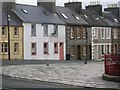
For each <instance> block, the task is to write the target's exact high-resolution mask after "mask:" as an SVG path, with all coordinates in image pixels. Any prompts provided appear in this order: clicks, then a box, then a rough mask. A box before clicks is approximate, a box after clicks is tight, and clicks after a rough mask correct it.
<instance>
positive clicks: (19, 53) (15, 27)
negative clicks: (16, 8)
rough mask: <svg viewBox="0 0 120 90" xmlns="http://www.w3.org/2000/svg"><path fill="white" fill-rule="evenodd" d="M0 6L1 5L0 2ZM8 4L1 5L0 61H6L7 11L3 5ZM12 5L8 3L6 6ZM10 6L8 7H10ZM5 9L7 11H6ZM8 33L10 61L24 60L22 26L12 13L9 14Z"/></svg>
mask: <svg viewBox="0 0 120 90" xmlns="http://www.w3.org/2000/svg"><path fill="white" fill-rule="evenodd" d="M0 4H2V3H1V2H0ZM7 4H8V3H3V5H2V13H1V14H2V23H1V25H0V60H6V59H8V50H9V49H8V48H9V47H8V24H7V13H8V12H9V11H7V10H8V9H7V8H6V7H5V8H4V5H7ZM10 4H11V5H13V3H12V2H9V4H8V5H10ZM11 5H10V6H11ZM6 9H7V10H6ZM9 15H10V21H9V31H10V32H9V33H10V59H11V60H20V59H23V58H24V55H23V54H24V51H23V50H24V47H23V44H24V42H23V40H24V38H23V35H24V33H23V26H22V23H21V21H20V19H19V18H18V17H16V16H15V15H14V14H13V13H12V12H11V13H9Z"/></svg>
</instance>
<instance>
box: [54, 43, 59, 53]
mask: <svg viewBox="0 0 120 90" xmlns="http://www.w3.org/2000/svg"><path fill="white" fill-rule="evenodd" d="M54 53H58V43H54Z"/></svg>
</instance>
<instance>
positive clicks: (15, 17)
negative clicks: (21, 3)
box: [1, 10, 22, 26]
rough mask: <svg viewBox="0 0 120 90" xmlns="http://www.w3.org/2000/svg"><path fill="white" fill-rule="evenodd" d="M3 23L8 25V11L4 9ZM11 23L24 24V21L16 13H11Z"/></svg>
mask: <svg viewBox="0 0 120 90" xmlns="http://www.w3.org/2000/svg"><path fill="white" fill-rule="evenodd" d="M1 15H2V23H1V25H7V12H5V11H4V10H2V13H1ZM9 24H10V25H11V26H13V25H14V26H22V21H21V20H20V19H19V18H18V17H17V16H16V15H15V14H14V13H12V12H11V13H10V22H9Z"/></svg>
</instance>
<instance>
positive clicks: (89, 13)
mask: <svg viewBox="0 0 120 90" xmlns="http://www.w3.org/2000/svg"><path fill="white" fill-rule="evenodd" d="M81 16H82V18H84V20H85V21H86V22H88V23H89V25H90V26H98V27H99V26H100V27H101V26H103V27H104V26H109V24H108V23H107V22H106V21H105V19H104V18H103V17H101V16H99V15H98V14H97V13H96V12H95V11H93V10H86V9H83V10H82V15H81Z"/></svg>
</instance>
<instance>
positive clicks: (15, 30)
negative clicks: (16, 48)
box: [14, 27, 18, 37]
mask: <svg viewBox="0 0 120 90" xmlns="http://www.w3.org/2000/svg"><path fill="white" fill-rule="evenodd" d="M14 36H15V37H18V28H17V27H14Z"/></svg>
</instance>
